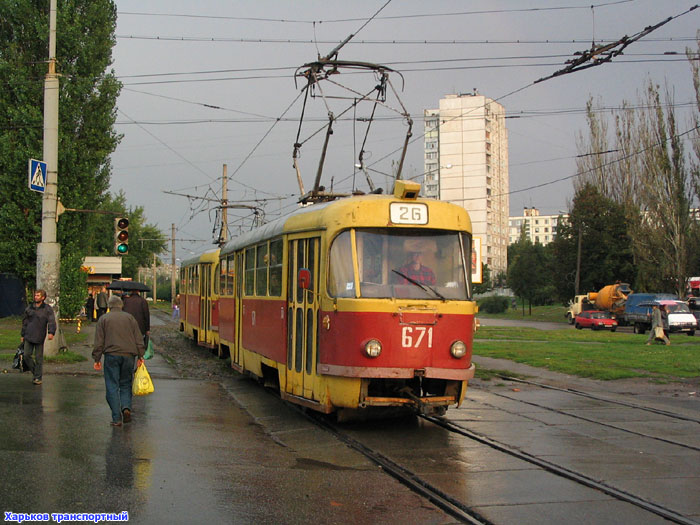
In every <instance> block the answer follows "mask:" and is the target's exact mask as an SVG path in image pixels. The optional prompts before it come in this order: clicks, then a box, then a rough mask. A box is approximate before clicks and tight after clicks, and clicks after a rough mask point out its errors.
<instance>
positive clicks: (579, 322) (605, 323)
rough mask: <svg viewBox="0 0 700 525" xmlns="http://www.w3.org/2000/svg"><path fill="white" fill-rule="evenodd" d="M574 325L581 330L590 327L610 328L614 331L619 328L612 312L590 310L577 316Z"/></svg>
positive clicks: (592, 328) (596, 328) (598, 328)
mask: <svg viewBox="0 0 700 525" xmlns="http://www.w3.org/2000/svg"><path fill="white" fill-rule="evenodd" d="M574 326H575V327H576V328H577V329H579V330H581V329H583V328H590V329H591V330H610V331H611V332H614V331H615V330H617V320H616V319H615V316H614V315H613V314H611V313H610V312H601V311H600V310H588V311H586V312H581V313H580V314H578V315H577V316H576V319H575V322H574Z"/></svg>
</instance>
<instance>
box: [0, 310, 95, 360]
mask: <svg viewBox="0 0 700 525" xmlns="http://www.w3.org/2000/svg"><path fill="white" fill-rule="evenodd" d="M61 326H62V328H63V335H64V337H65V338H66V344H67V345H68V347H69V348H70V346H71V345H75V344H80V343H85V342H86V340H87V335H86V334H84V333H76V328H77V327H76V325H75V324H70V323H61ZM21 331H22V319H21V318H20V317H4V318H2V319H0V361H1V362H5V361H7V362H12V360H13V359H14V357H15V352H17V346H18V345H19V343H20V334H21ZM85 360H86V358H85V357H84V356H82V355H80V354H78V353H77V352H72V351H71V350H67V351H65V352H59V353H58V354H57V355H55V356H44V361H46V362H47V363H79V362H81V361H85Z"/></svg>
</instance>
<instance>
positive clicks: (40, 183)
mask: <svg viewBox="0 0 700 525" xmlns="http://www.w3.org/2000/svg"><path fill="white" fill-rule="evenodd" d="M46 172H47V170H46V162H42V161H40V160H36V159H29V189H30V190H32V191H38V192H39V193H44V190H45V189H46Z"/></svg>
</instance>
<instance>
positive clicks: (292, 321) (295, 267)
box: [286, 237, 320, 398]
mask: <svg viewBox="0 0 700 525" xmlns="http://www.w3.org/2000/svg"><path fill="white" fill-rule="evenodd" d="M319 247H320V237H309V238H304V239H293V240H290V241H289V244H288V253H289V255H288V256H289V265H288V266H289V275H288V276H287V279H288V280H287V283H288V286H287V388H286V391H287V393H289V394H293V395H295V396H303V397H306V398H311V397H312V393H313V373H314V367H315V366H316V354H317V352H318V306H319V305H318V297H319V295H318V281H319V279H318V276H319V259H320V256H319ZM302 268H305V269H308V270H309V272H310V273H311V282H310V283H309V286H308V289H304V288H302V287H300V286H299V279H298V275H299V270H300V269H302Z"/></svg>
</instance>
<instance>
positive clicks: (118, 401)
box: [92, 295, 145, 427]
mask: <svg viewBox="0 0 700 525" xmlns="http://www.w3.org/2000/svg"><path fill="white" fill-rule="evenodd" d="M123 305H124V303H123V302H122V300H121V298H119V297H117V296H116V295H113V296H112V297H110V298H109V302H108V306H109V310H110V311H109V313H107V314H105V315H103V316H102V317H100V319H99V320H98V321H97V328H96V329H95V347H94V349H93V351H92V357H93V359H94V360H95V364H94V365H93V366H94V368H95V370H102V363H100V359H101V358H102V356H103V355H104V377H105V390H106V398H107V403H108V404H109V408H110V409H111V410H112V423H111V424H112V426H115V427H120V426H121V425H122V420H123V421H124V423H128V422H130V421H131V384H132V382H133V380H134V360H135V359H138V366H141V364H143V354H144V350H145V348H144V346H143V338H142V336H141V331H140V330H139V325H138V323H137V322H136V319H134V316H132V315H131V314H128V313H126V312H124V311H122V306H123Z"/></svg>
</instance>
